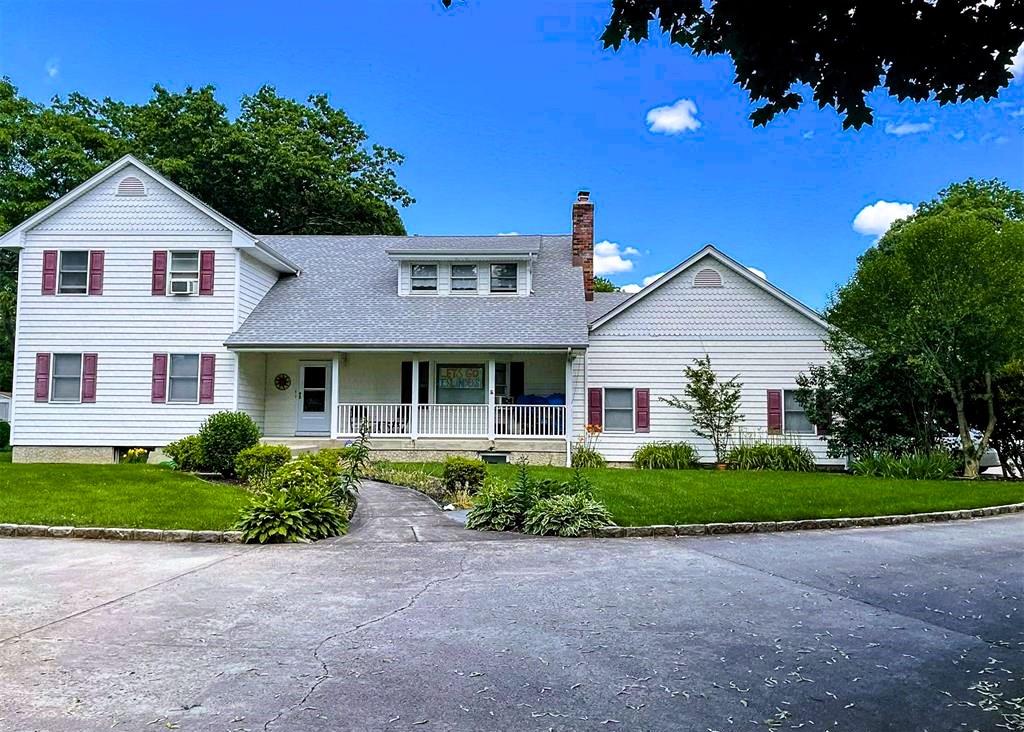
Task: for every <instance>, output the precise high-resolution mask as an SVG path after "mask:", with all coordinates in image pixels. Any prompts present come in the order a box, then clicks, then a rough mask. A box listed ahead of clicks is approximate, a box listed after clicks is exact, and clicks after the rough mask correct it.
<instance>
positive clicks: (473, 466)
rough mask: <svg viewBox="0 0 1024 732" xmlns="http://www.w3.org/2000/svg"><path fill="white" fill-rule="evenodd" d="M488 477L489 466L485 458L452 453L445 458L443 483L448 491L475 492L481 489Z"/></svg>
mask: <svg viewBox="0 0 1024 732" xmlns="http://www.w3.org/2000/svg"><path fill="white" fill-rule="evenodd" d="M486 477H487V466H486V465H485V464H484V461H483V460H473V459H471V458H464V457H457V456H455V455H452V456H449V457H447V458H445V461H444V471H443V472H442V474H441V484H442V485H443V486H444V489H445V490H446V491H447V492H448V493H455V492H456V491H459V490H464V491H467V492H469V493H470V494H473V493H476V492H477V491H479V490H480V488H481V487H482V486H483V484H484V479H485V478H486Z"/></svg>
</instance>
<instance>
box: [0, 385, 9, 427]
mask: <svg viewBox="0 0 1024 732" xmlns="http://www.w3.org/2000/svg"><path fill="white" fill-rule="evenodd" d="M10 421H11V392H9V391H0V422H10Z"/></svg>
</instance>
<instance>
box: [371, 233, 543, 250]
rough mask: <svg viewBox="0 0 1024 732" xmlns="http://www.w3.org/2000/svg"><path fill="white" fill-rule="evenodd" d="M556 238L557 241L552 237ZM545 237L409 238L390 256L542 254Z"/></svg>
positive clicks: (390, 247)
mask: <svg viewBox="0 0 1024 732" xmlns="http://www.w3.org/2000/svg"><path fill="white" fill-rule="evenodd" d="M548 238H549V239H550V238H556V237H548ZM542 239H544V237H542V236H518V235H517V236H406V237H401V238H400V240H399V241H398V242H397V243H395V244H393V245H391V246H389V247H387V252H388V254H415V255H421V254H424V253H428V252H429V253H436V254H446V255H450V254H538V253H539V252H540V242H541V240H542Z"/></svg>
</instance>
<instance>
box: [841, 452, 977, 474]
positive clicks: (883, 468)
mask: <svg viewBox="0 0 1024 732" xmlns="http://www.w3.org/2000/svg"><path fill="white" fill-rule="evenodd" d="M959 467H960V462H959V461H958V460H956V459H954V458H953V457H952V456H951V455H950V454H949V453H947V452H943V451H942V450H932V451H930V452H914V453H907V454H906V455H901V456H899V457H897V456H895V455H893V454H891V453H885V452H876V453H872V454H871V455H866V456H864V457H863V458H861V459H860V460H855V461H853V462H852V463H850V472H852V473H853V474H854V475H869V476H873V477H875V478H909V479H911V480H942V479H945V478H951V477H953V476H954V475H955V474H956V471H957V470H958V469H959Z"/></svg>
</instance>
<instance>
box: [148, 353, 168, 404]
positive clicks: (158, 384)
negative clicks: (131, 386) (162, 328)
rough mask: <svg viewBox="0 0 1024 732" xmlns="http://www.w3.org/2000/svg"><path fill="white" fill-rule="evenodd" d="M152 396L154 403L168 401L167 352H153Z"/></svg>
mask: <svg viewBox="0 0 1024 732" xmlns="http://www.w3.org/2000/svg"><path fill="white" fill-rule="evenodd" d="M151 397H152V401H153V403H154V404H163V403H164V402H166V401H167V354H166V353H154V354H153V387H152V390H151Z"/></svg>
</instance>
